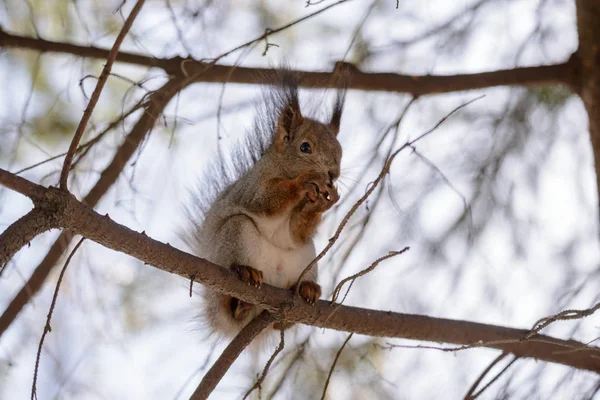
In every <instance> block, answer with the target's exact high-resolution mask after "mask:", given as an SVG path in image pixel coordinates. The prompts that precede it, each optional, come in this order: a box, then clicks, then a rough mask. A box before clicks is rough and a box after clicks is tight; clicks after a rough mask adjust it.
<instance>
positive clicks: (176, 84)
mask: <svg viewBox="0 0 600 400" xmlns="http://www.w3.org/2000/svg"><path fill="white" fill-rule="evenodd" d="M187 84H188V82H187V81H186V80H185V79H183V78H173V79H171V80H169V81H168V82H167V83H165V84H164V85H163V86H162V87H161V88H160V89H158V90H157V91H155V92H153V93H152V94H151V95H150V96H149V97H148V101H147V102H146V104H145V105H144V107H143V108H144V114H142V116H140V118H139V119H138V121H137V122H136V124H135V125H134V126H133V128H132V129H131V132H130V133H129V135H127V137H126V138H125V140H124V142H123V144H122V145H121V146H120V147H119V149H118V150H117V151H116V153H115V155H114V157H113V159H112V161H111V162H110V163H109V164H108V166H107V167H106V168H105V169H104V171H102V173H101V174H100V178H99V179H98V182H96V184H95V185H94V187H93V188H92V189H91V190H90V191H89V193H88V194H87V196H85V198H84V199H83V202H84V203H85V204H87V205H88V206H90V207H95V206H96V205H97V204H98V202H99V201H100V199H101V198H102V196H104V194H105V193H106V192H107V191H108V189H109V188H110V187H111V186H112V185H113V184H114V183H115V182H116V180H117V178H118V177H119V175H120V174H121V171H123V168H124V167H125V165H126V164H127V162H129V160H130V159H131V157H132V156H133V154H134V153H135V151H136V150H137V148H138V147H139V146H140V144H141V143H142V141H143V140H144V138H145V137H146V135H147V133H148V132H149V131H150V130H151V129H152V127H153V126H154V124H155V123H156V120H157V119H158V117H159V116H160V115H161V114H162V112H163V110H164V108H165V107H166V106H167V104H168V103H169V102H170V101H171V99H172V98H173V97H174V96H175V95H176V94H177V92H178V91H179V90H182V89H183V88H184V87H185V86H186V85H187ZM5 179H6V183H5V186H7V187H9V188H10V189H13V190H16V191H18V192H22V191H23V190H27V191H28V192H30V193H34V194H35V196H33V197H32V196H30V197H32V199H33V200H34V201H36V199H40V198H41V197H42V193H35V192H36V190H37V187H36V186H35V185H34V186H31V185H30V182H28V181H27V180H21V179H16V178H15V176H14V175H12V176H8V177H6V178H5ZM23 185H25V186H23ZM26 187H27V188H28V189H26ZM13 229H14V228H13ZM72 237H73V235H72V234H71V232H68V231H64V232H62V233H61V234H60V236H59V237H58V238H57V239H56V241H55V242H54V243H53V244H52V246H51V247H50V250H49V251H48V253H47V254H46V257H44V259H43V260H42V261H41V262H40V264H38V266H37V267H36V269H35V270H34V272H33V274H32V275H31V277H30V278H29V280H28V281H27V283H25V285H24V286H23V287H22V288H21V290H20V291H19V293H17V295H16V296H15V297H14V299H13V300H12V301H11V302H10V304H9V305H8V307H7V308H6V310H4V313H3V314H2V316H0V336H2V334H3V333H4V332H5V331H6V330H7V329H8V327H9V326H10V325H11V324H12V323H13V321H14V320H15V318H16V317H17V315H19V313H20V312H21V310H22V309H23V307H25V305H26V304H27V303H28V302H29V300H30V299H31V298H32V297H33V296H35V294H36V293H37V292H38V291H39V290H40V288H41V287H42V286H43V284H44V282H45V281H46V279H47V278H48V276H49V275H50V272H51V271H52V268H54V266H55V265H56V263H57V262H58V260H59V259H60V257H61V256H62V254H63V253H64V251H65V250H66V249H67V247H68V245H69V243H70V242H71V239H72ZM3 247H4V245H3ZM17 250H18V249H17ZM15 251H16V250H14V249H13V250H11V252H13V253H14V252H15ZM1 259H2V258H0V260H1ZM7 261H8V260H7Z"/></svg>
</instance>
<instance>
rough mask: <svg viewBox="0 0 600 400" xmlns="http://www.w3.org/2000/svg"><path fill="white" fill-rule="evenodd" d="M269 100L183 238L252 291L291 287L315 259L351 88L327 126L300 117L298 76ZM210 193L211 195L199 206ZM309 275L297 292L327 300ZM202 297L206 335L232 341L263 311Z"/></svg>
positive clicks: (283, 82) (217, 171)
mask: <svg viewBox="0 0 600 400" xmlns="http://www.w3.org/2000/svg"><path fill="white" fill-rule="evenodd" d="M265 94H266V96H265V101H263V103H262V108H260V109H259V110H258V113H257V114H258V115H257V119H256V122H255V126H254V129H253V131H252V132H250V133H249V134H248V135H247V136H246V139H245V140H244V141H242V142H241V143H240V144H238V146H237V147H236V148H235V149H234V151H233V156H232V157H231V162H230V165H227V164H224V163H223V162H221V164H218V165H216V166H213V167H212V168H209V170H208V171H209V172H208V173H207V174H205V177H204V179H203V181H202V183H201V189H202V194H198V195H195V200H194V202H195V203H196V204H195V206H196V207H197V209H196V211H197V212H195V213H194V212H192V213H191V214H189V216H190V218H191V219H190V226H189V227H188V230H187V231H186V233H185V234H184V235H183V239H184V241H185V242H186V243H187V244H188V246H190V248H191V249H192V252H193V253H195V254H197V255H198V256H200V257H203V258H205V259H207V260H209V261H211V262H213V263H215V264H218V265H221V266H224V267H226V268H230V269H231V270H232V271H233V272H234V273H235V274H236V275H237V276H238V277H239V278H240V279H241V280H242V281H244V282H246V283H247V284H249V285H253V286H256V287H259V288H260V287H261V285H262V284H263V282H264V283H268V284H270V285H273V286H277V287H281V288H289V289H294V290H295V289H296V288H295V286H294V285H295V284H296V281H297V279H298V278H299V276H300V274H301V273H302V271H303V270H304V268H305V267H306V266H307V265H308V264H309V263H310V262H311V261H312V260H313V259H314V258H315V256H316V252H315V246H314V243H313V235H314V234H315V231H316V229H317V227H318V225H319V223H320V222H321V218H322V215H323V213H324V212H325V211H327V210H329V209H330V208H331V207H332V206H333V205H334V204H335V203H336V202H337V201H338V199H339V194H338V192H337V189H336V186H335V182H336V180H337V179H338V177H339V175H340V162H341V158H342V148H341V145H340V143H339V142H338V140H337V135H338V132H339V129H340V122H341V117H342V110H343V107H344V101H345V94H346V90H345V88H342V89H339V90H338V91H337V95H336V100H335V103H334V107H333V112H332V113H331V118H330V120H329V122H327V123H323V122H319V121H317V120H315V119H311V118H307V117H305V116H304V115H303V114H302V112H301V109H300V103H299V98H298V77H297V76H296V75H294V73H292V72H291V71H290V70H289V69H287V68H284V69H282V70H280V71H278V73H277V74H276V77H275V82H274V85H272V86H270V87H269V88H268V89H267V91H266V93H265ZM207 189H208V190H207ZM206 192H212V196H211V197H212V199H209V200H208V201H206V200H205V201H204V202H203V201H201V200H200V199H201V198H202V197H203V196H205V194H206ZM188 211H189V210H188ZM305 277H306V280H303V281H302V282H300V284H299V288H298V292H299V294H300V296H301V297H302V298H303V299H304V300H305V301H307V302H308V303H309V304H311V305H314V304H315V302H316V301H317V300H318V299H319V297H320V295H321V287H320V286H319V285H318V284H317V282H316V281H317V266H316V265H315V266H314V267H313V268H312V269H311V270H310V271H309V272H308V273H307V274H306V275H305ZM202 297H203V300H204V301H203V318H204V319H205V321H206V323H207V324H208V328H209V330H210V331H211V332H212V333H218V334H221V335H222V336H226V337H232V336H234V335H235V334H237V333H238V332H239V331H240V330H241V328H242V327H244V326H245V325H246V324H247V323H248V322H249V321H250V320H251V319H252V318H254V317H255V316H256V315H258V314H259V313H260V312H261V311H262V310H261V309H260V308H259V307H257V306H255V305H253V304H248V303H245V302H243V301H241V300H239V299H236V298H234V297H231V296H227V295H224V294H221V293H218V292H216V291H211V290H208V289H204V291H203V292H202ZM277 325H278V324H275V325H274V327H276V328H277Z"/></svg>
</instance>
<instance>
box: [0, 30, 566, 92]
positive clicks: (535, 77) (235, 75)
mask: <svg viewBox="0 0 600 400" xmlns="http://www.w3.org/2000/svg"><path fill="white" fill-rule="evenodd" d="M0 47H5V48H7V47H12V48H22V49H31V50H37V51H51V52H60V53H67V54H73V55H77V56H81V57H90V58H99V59H105V58H106V57H107V56H108V50H105V49H100V48H97V47H93V46H78V45H74V44H70V43H64V42H54V41H49V40H44V39H35V38H30V37H25V36H18V35H11V34H9V33H6V32H4V31H2V30H1V29H0ZM117 61H120V62H124V63H129V64H136V65H140V66H146V67H155V68H160V69H163V70H164V71H165V72H166V73H168V74H169V75H171V76H191V75H197V76H195V78H194V82H220V83H223V82H231V83H247V84H265V83H269V82H267V81H266V79H267V78H266V77H267V76H269V74H268V72H269V70H268V69H264V68H247V67H235V68H234V67H233V66H229V65H219V64H216V65H211V64H209V63H203V62H200V61H196V60H192V59H189V58H188V59H184V58H181V57H174V58H154V57H149V56H145V55H141V54H134V53H125V52H119V54H118V55H117ZM576 66H577V62H576V60H575V58H574V57H571V58H570V59H569V60H568V61H567V62H565V63H562V64H555V65H541V66H535V67H521V68H513V69H506V70H498V71H491V72H481V73H476V74H460V75H449V76H434V75H424V76H411V75H400V74H395V73H383V72H376V73H366V72H361V71H359V70H358V69H357V68H355V67H350V68H348V70H349V71H348V78H349V85H348V87H349V88H350V89H357V90H373V91H386V92H401V93H411V94H413V95H426V94H435V93H447V92H455V91H462V90H473V89H482V88H487V87H493V86H540V85H556V84H566V85H568V86H569V88H571V90H574V88H575V87H576V82H577V74H576ZM297 72H298V73H299V74H301V75H302V77H303V79H302V82H300V84H301V85H302V86H304V87H308V88H323V87H330V86H331V85H337V84H338V82H336V81H335V80H333V79H332V76H331V73H330V72H309V71H297Z"/></svg>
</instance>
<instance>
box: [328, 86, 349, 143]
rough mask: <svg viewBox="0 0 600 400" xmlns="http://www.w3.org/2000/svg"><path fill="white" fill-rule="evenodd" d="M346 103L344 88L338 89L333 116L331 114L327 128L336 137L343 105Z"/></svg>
mask: <svg viewBox="0 0 600 400" xmlns="http://www.w3.org/2000/svg"><path fill="white" fill-rule="evenodd" d="M345 101H346V88H345V87H344V88H342V89H339V90H338V92H337V95H336V98H335V104H334V106H333V114H331V121H330V122H329V126H330V127H331V129H332V130H333V131H334V132H335V134H336V135H337V134H338V133H339V131H340V123H341V122H342V111H343V110H344V103H345Z"/></svg>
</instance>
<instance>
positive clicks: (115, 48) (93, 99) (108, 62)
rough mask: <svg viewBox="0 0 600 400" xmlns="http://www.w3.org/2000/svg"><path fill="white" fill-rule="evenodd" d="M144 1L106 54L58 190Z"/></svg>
mask: <svg viewBox="0 0 600 400" xmlns="http://www.w3.org/2000/svg"><path fill="white" fill-rule="evenodd" d="M145 1H146V0H138V1H137V3H135V6H133V9H132V10H131V13H130V14H129V17H127V20H125V23H124V24H123V28H121V32H119V35H118V36H117V39H116V40H115V43H114V44H113V47H112V49H110V53H109V54H108V58H107V59H106V64H105V65H104V68H103V69H102V73H101V74H100V78H98V83H96V88H95V89H94V92H93V93H92V97H91V98H90V101H89V103H88V105H87V107H86V109H85V111H84V112H83V116H82V117H81V121H79V126H78V127H77V130H76V131H75V136H74V137H73V140H72V141H71V145H70V146H69V150H68V151H67V155H66V156H65V161H64V164H63V169H62V171H61V173H60V188H61V189H63V190H67V178H68V176H69V171H70V170H71V162H72V161H73V156H74V155H75V151H76V150H77V146H78V145H79V141H80V140H81V137H82V136H83V132H84V131H85V127H86V126H87V123H88V121H89V119H90V117H91V116H92V112H93V111H94V108H95V107H96V103H98V99H99V98H100V93H102V89H104V84H105V83H106V81H107V79H108V76H109V74H110V70H111V68H112V65H113V63H114V61H115V59H116V58H117V53H118V52H119V47H121V43H122V42H123V40H124V39H125V36H126V35H127V32H129V29H130V28H131V25H133V21H134V20H135V18H136V17H137V15H138V14H139V12H140V10H141V8H142V6H143V5H144V2H145Z"/></svg>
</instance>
